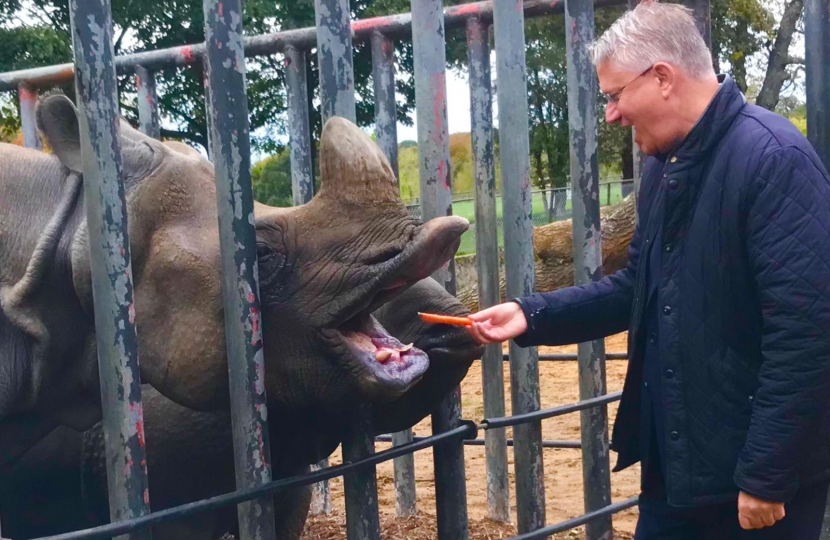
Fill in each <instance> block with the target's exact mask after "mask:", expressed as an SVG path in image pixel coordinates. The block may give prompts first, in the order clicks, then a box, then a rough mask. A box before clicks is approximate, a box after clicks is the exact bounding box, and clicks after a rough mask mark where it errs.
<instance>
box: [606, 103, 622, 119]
mask: <svg viewBox="0 0 830 540" xmlns="http://www.w3.org/2000/svg"><path fill="white" fill-rule="evenodd" d="M620 117H621V115H620V111H618V110H617V105H616V104H614V103H612V102H609V103H608V104H607V105H605V122H606V123H608V124H613V123H614V122H616V121H618V120H619V119H620Z"/></svg>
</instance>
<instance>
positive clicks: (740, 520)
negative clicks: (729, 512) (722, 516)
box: [738, 514, 755, 529]
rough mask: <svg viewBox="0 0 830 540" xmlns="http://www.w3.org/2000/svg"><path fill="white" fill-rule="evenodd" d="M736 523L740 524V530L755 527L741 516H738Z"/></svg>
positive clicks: (746, 518)
mask: <svg viewBox="0 0 830 540" xmlns="http://www.w3.org/2000/svg"><path fill="white" fill-rule="evenodd" d="M738 523H740V524H741V528H742V529H754V528H755V527H753V526H752V523H751V522H750V521H749V518H748V517H746V516H745V515H743V514H738Z"/></svg>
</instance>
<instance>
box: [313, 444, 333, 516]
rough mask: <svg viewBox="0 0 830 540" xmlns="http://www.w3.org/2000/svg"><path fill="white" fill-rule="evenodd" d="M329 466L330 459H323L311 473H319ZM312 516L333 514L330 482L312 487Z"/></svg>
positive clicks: (325, 481) (324, 481) (326, 481)
mask: <svg viewBox="0 0 830 540" xmlns="http://www.w3.org/2000/svg"><path fill="white" fill-rule="evenodd" d="M328 466H329V458H323V459H321V460H320V461H318V462H317V463H316V464H314V465H312V466H311V471H312V472H313V471H319V470H320V469H325V468H326V467H328ZM309 512H311V515H313V516H317V515H320V514H331V486H330V485H329V481H328V480H323V481H322V482H317V483H316V484H314V485H312V486H311V508H309Z"/></svg>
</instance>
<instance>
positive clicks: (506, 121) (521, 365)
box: [494, 2, 545, 533]
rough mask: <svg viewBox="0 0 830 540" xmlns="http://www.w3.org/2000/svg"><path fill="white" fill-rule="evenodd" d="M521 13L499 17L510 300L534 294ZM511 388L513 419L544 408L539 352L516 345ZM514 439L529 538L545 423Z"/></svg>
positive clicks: (539, 498) (499, 6)
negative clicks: (540, 394) (515, 416)
mask: <svg viewBox="0 0 830 540" xmlns="http://www.w3.org/2000/svg"><path fill="white" fill-rule="evenodd" d="M516 8H517V4H516V3H511V2H497V3H496V9H495V13H494V17H495V18H494V28H495V34H496V66H497V79H498V81H499V84H498V104H499V140H500V141H501V146H500V151H501V175H502V197H503V199H502V204H503V206H504V209H503V212H502V215H503V216H504V258H505V278H506V282H507V296H508V297H510V298H515V297H517V296H525V295H528V294H530V293H531V292H533V289H534V263H533V222H532V216H531V192H530V156H529V154H530V151H529V148H530V142H529V136H528V124H527V119H528V106H527V88H526V84H527V82H526V81H527V72H526V67H525V40H524V13H523V12H522V10H520V9H516ZM510 383H511V397H512V402H513V414H519V413H527V412H531V411H536V410H538V409H539V360H538V351H537V349H536V348H535V347H529V348H526V349H523V348H521V347H518V346H517V345H516V343H515V342H513V341H512V340H511V342H510ZM514 439H515V443H514V444H515V455H516V458H515V459H516V506H517V513H518V528H519V533H525V532H529V531H532V530H535V529H538V528H540V527H543V526H544V525H545V486H544V467H543V463H542V426H541V423H540V422H538V421H537V422H533V423H530V424H525V425H522V426H516V428H515V429H514Z"/></svg>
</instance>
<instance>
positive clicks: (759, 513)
mask: <svg viewBox="0 0 830 540" xmlns="http://www.w3.org/2000/svg"><path fill="white" fill-rule="evenodd" d="M784 515H785V512H784V503H779V502H771V501H765V500H764V499H759V498H758V497H754V496H752V495H750V494H749V493H745V492H743V491H741V493H740V494H739V495H738V521H739V522H740V524H741V527H742V528H744V529H763V528H764V527H769V526H771V525H774V524H775V522H776V521H779V520H781V519H783V518H784Z"/></svg>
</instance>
